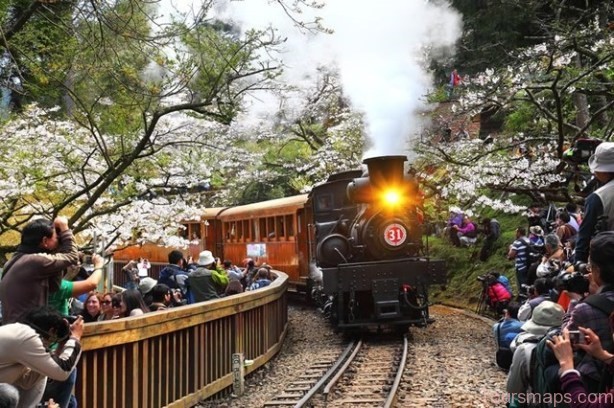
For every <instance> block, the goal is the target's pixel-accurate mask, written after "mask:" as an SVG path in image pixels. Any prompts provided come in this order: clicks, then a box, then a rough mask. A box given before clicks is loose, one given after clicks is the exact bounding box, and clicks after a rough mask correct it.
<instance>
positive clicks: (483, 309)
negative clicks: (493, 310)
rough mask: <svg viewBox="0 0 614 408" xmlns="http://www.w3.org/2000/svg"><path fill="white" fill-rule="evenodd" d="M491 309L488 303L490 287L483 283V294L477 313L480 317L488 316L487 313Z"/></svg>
mask: <svg viewBox="0 0 614 408" xmlns="http://www.w3.org/2000/svg"><path fill="white" fill-rule="evenodd" d="M489 308H490V305H489V303H488V285H487V284H485V283H482V293H481V294H480V300H479V301H478V305H477V306H476V308H475V313H477V314H479V315H486V314H488V313H487V311H488V309H489Z"/></svg>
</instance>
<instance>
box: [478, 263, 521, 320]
mask: <svg viewBox="0 0 614 408" xmlns="http://www.w3.org/2000/svg"><path fill="white" fill-rule="evenodd" d="M477 279H478V280H479V281H480V282H482V286H483V290H485V291H486V295H487V297H488V306H490V308H491V309H493V310H495V311H496V312H497V314H501V313H503V310H504V309H505V307H506V306H507V304H508V303H509V302H510V300H512V295H511V294H510V292H508V290H507V289H506V288H505V286H503V284H502V283H501V282H499V281H498V280H497V278H496V277H495V276H494V275H492V274H491V273H488V274H486V275H483V276H478V278H477Z"/></svg>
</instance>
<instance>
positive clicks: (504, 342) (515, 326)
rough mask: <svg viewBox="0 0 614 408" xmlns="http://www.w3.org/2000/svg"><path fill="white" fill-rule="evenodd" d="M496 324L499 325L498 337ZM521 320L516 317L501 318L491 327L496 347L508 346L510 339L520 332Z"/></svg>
mask: <svg viewBox="0 0 614 408" xmlns="http://www.w3.org/2000/svg"><path fill="white" fill-rule="evenodd" d="M497 326H498V327H499V337H498V338H497ZM521 327H522V322H520V321H518V320H516V319H503V320H501V321H499V322H498V323H495V324H494V325H493V327H492V332H493V335H494V336H495V340H496V341H497V347H505V348H509V347H510V344H511V343H512V340H514V338H515V337H516V336H517V335H518V333H520V328H521Z"/></svg>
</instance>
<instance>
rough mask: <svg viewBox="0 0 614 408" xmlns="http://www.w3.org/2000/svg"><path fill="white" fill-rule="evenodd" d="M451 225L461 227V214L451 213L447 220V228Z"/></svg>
mask: <svg viewBox="0 0 614 408" xmlns="http://www.w3.org/2000/svg"><path fill="white" fill-rule="evenodd" d="M453 225H458V226H459V227H460V226H461V225H463V214H456V213H452V215H451V216H450V219H449V220H448V227H451V226H453Z"/></svg>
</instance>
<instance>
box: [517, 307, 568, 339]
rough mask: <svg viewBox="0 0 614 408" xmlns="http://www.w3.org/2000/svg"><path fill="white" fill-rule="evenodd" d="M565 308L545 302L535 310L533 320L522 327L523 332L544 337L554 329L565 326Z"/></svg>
mask: <svg viewBox="0 0 614 408" xmlns="http://www.w3.org/2000/svg"><path fill="white" fill-rule="evenodd" d="M564 314H565V311H564V310H563V308H562V307H561V306H560V305H559V304H557V303H554V302H551V301H549V300H544V301H543V302H541V303H540V304H539V305H537V307H536V308H535V309H533V314H532V315H531V318H530V319H529V320H527V321H526V322H525V323H524V324H523V325H522V327H521V329H522V330H524V331H526V332H529V333H531V334H535V335H538V336H543V335H545V334H546V333H548V331H549V330H550V329H552V328H553V327H560V326H561V325H562V324H563V315H564Z"/></svg>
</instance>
